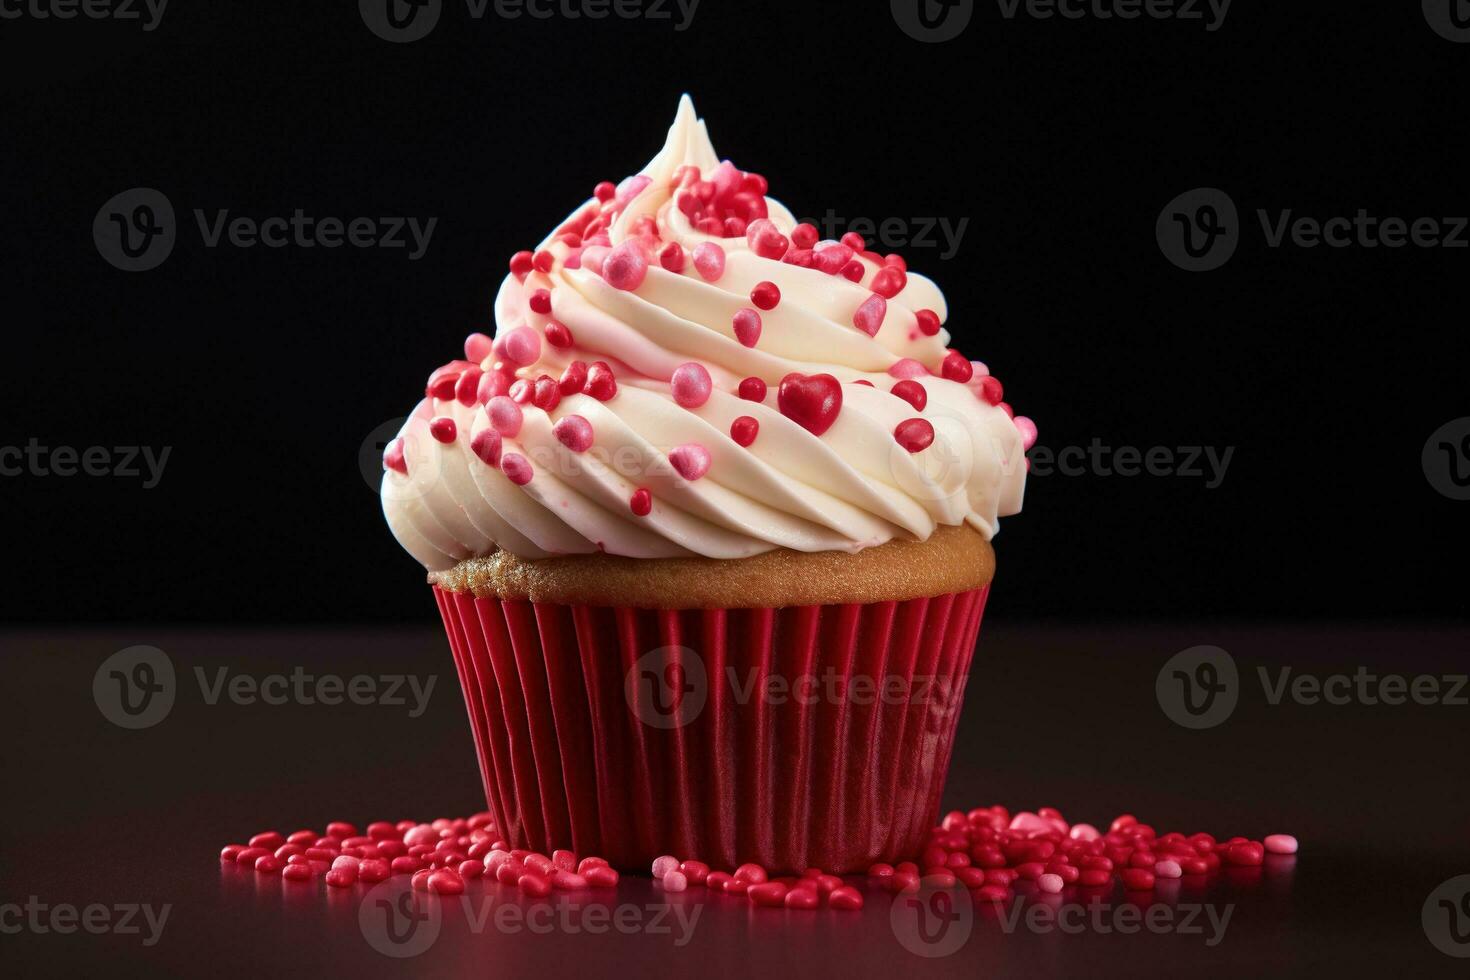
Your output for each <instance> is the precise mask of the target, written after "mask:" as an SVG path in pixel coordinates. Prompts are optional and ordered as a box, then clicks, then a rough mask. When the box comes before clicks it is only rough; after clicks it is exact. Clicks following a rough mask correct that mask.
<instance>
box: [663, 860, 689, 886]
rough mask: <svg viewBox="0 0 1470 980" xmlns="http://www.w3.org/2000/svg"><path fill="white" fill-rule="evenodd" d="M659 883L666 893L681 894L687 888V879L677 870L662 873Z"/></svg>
mask: <svg viewBox="0 0 1470 980" xmlns="http://www.w3.org/2000/svg"><path fill="white" fill-rule="evenodd" d="M655 863H657V862H655ZM659 881H660V883H661V884H662V885H663V886H664V891H666V892H682V891H684V890H685V889H686V888H688V887H689V879H688V878H686V877H685V876H684V872H682V871H679V870H677V869H676V870H673V871H666V872H664V874H663V875H662V877H660V879H659Z"/></svg>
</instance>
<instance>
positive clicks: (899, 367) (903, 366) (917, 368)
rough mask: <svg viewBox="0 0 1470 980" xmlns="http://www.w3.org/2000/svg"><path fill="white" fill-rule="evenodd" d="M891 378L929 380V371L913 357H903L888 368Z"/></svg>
mask: <svg viewBox="0 0 1470 980" xmlns="http://www.w3.org/2000/svg"><path fill="white" fill-rule="evenodd" d="M888 376H889V377H891V378H927V377H929V369H928V368H926V367H925V366H924V365H923V364H921V363H919V362H918V361H916V360H914V359H913V358H912V357H903V358H900V359H898V360H897V361H895V362H894V363H893V364H891V365H889V367H888Z"/></svg>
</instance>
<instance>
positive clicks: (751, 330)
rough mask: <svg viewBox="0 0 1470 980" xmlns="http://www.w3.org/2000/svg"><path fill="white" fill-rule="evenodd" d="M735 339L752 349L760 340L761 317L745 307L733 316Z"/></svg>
mask: <svg viewBox="0 0 1470 980" xmlns="http://www.w3.org/2000/svg"><path fill="white" fill-rule="evenodd" d="M734 325H735V339H736V340H738V341H740V343H742V344H744V345H745V346H746V347H754V346H755V342H756V341H757V340H760V339H761V315H760V314H759V313H757V312H756V311H755V310H752V309H750V308H749V307H745V308H744V309H741V310H740V311H738V312H737V313H736V314H735V323H734Z"/></svg>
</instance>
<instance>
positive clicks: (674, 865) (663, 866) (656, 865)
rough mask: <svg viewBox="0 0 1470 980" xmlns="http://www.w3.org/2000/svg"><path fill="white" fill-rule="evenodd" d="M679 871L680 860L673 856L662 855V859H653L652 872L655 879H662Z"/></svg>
mask: <svg viewBox="0 0 1470 980" xmlns="http://www.w3.org/2000/svg"><path fill="white" fill-rule="evenodd" d="M678 870H679V859H678V858H676V857H674V856H673V855H672V854H664V855H662V856H660V857H656V858H654V859H653V868H652V871H653V876H654V877H655V878H662V877H663V876H664V875H666V874H668V873H669V872H670V871H678Z"/></svg>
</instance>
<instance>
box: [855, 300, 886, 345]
mask: <svg viewBox="0 0 1470 980" xmlns="http://www.w3.org/2000/svg"><path fill="white" fill-rule="evenodd" d="M887 315H888V300H886V299H884V298H883V297H882V296H879V295H878V294H877V293H874V294H873V295H871V296H869V297H868V298H867V299H866V300H864V301H863V305H862V306H859V307H858V308H857V312H856V313H854V314H853V315H852V325H853V326H855V327H857V328H858V329H859V330H861V331H862V332H863V333H865V334H867V335H868V336H869V337H871V336H873V335H874V334H876V333H877V332H878V328H879V327H881V326H883V318H884V317H886V316H887Z"/></svg>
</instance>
